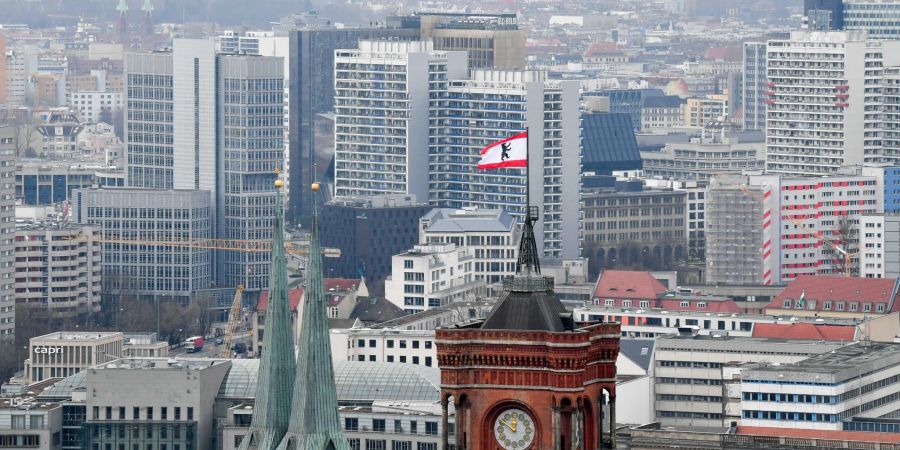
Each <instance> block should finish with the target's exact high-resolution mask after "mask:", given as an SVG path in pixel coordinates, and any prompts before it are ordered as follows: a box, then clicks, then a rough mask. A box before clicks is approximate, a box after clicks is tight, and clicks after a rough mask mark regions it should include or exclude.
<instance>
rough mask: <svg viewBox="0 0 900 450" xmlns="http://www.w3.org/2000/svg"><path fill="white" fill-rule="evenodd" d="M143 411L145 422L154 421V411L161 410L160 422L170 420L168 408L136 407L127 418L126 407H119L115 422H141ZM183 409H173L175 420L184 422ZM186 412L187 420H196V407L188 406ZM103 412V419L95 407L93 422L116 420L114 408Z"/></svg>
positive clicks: (178, 407) (98, 408)
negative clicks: (142, 411)
mask: <svg viewBox="0 0 900 450" xmlns="http://www.w3.org/2000/svg"><path fill="white" fill-rule="evenodd" d="M142 409H143V410H144V416H143V419H145V420H154V418H153V411H154V410H159V419H160V420H168V419H169V410H170V409H169V407H166V406H158V407H153V406H147V407H145V408H142V407H140V406H134V407H132V408H131V417H126V416H125V412H126V408H125V407H124V406H119V407H118V408H116V409H115V410H116V412H117V413H118V414H117V417H116V419H115V420H139V419H141V410H142ZM182 409H183V408H181V407H180V406H175V407H172V408H171V410H172V413H173V415H172V419H173V420H182V419H181V417H182V415H181V412H182ZM184 410H185V413H186V416H185V417H186V420H194V407H192V406H188V407H187V408H184ZM103 411H104V414H103V416H102V417H101V415H100V407H99V406H94V408H93V413H94V414H93V416H92V419H93V420H114V419H113V407H112V406H107V407H105V408H103Z"/></svg>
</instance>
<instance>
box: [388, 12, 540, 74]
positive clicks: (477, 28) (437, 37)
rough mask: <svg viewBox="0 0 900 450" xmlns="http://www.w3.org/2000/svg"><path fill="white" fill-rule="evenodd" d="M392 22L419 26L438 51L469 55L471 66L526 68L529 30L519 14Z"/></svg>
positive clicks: (425, 16)
mask: <svg viewBox="0 0 900 450" xmlns="http://www.w3.org/2000/svg"><path fill="white" fill-rule="evenodd" d="M388 20H389V22H391V21H395V22H399V23H397V24H396V25H399V26H401V27H403V28H410V27H417V28H418V29H419V30H420V32H421V36H422V39H431V40H432V41H434V48H435V50H447V51H451V50H461V51H466V52H468V58H469V67H472V68H476V69H505V70H514V69H524V68H525V30H523V29H520V28H519V21H518V18H517V17H516V14H515V13H503V14H479V13H438V12H420V13H416V14H415V15H412V16H403V17H391V18H389V19H388Z"/></svg>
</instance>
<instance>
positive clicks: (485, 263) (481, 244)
mask: <svg viewBox="0 0 900 450" xmlns="http://www.w3.org/2000/svg"><path fill="white" fill-rule="evenodd" d="M518 233H519V227H518V226H517V224H516V219H515V218H514V217H513V216H512V215H511V214H509V213H508V212H506V211H505V210H502V209H478V208H463V209H458V210H454V209H448V208H435V209H433V210H431V211H430V212H429V213H428V214H425V215H424V216H423V217H422V218H421V219H419V243H420V244H422V245H427V244H450V243H452V244H456V245H457V246H459V247H466V248H468V249H470V250H471V251H472V252H473V254H474V256H475V259H474V261H475V279H476V280H483V281H484V282H485V283H487V284H494V283H496V282H498V281H500V280H502V279H503V278H506V277H509V276H512V275H514V274H515V273H516V260H517V258H518V249H519V248H518V242H519V239H518V237H517V236H518Z"/></svg>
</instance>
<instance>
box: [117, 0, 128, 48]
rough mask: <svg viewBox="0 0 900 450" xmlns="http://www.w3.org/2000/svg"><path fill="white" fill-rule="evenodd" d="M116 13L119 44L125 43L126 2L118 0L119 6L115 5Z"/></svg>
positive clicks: (126, 29) (126, 35)
mask: <svg viewBox="0 0 900 450" xmlns="http://www.w3.org/2000/svg"><path fill="white" fill-rule="evenodd" d="M116 11H118V12H119V21H118V22H116V32H117V33H118V35H119V42H120V43H125V42H126V41H127V40H128V0H119V4H118V5H116Z"/></svg>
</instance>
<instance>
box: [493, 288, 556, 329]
mask: <svg viewBox="0 0 900 450" xmlns="http://www.w3.org/2000/svg"><path fill="white" fill-rule="evenodd" d="M567 314H568V312H567V311H566V307H565V306H563V304H562V302H560V301H559V298H558V297H557V296H556V293H555V292H553V291H552V290H550V291H543V292H516V291H513V292H509V293H507V294H506V295H505V296H503V297H502V298H501V299H500V301H499V302H498V303H497V305H496V306H494V309H493V310H491V313H490V314H489V315H488V317H487V319H485V321H484V323H482V324H481V328H482V329H485V330H527V331H554V332H561V331H567V330H568V329H569V327H567V326H566V321H565V320H564V319H563V317H564V316H565V315H567Z"/></svg>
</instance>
